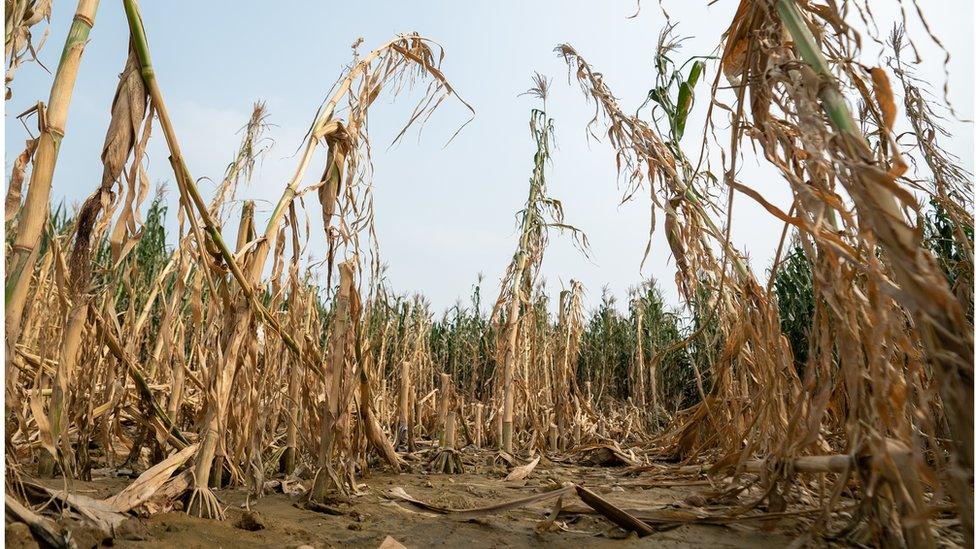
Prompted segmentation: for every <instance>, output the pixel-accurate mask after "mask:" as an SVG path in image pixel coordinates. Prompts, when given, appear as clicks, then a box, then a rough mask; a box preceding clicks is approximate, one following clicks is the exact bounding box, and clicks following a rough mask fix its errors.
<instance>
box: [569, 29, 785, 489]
mask: <svg viewBox="0 0 976 549" xmlns="http://www.w3.org/2000/svg"><path fill="white" fill-rule="evenodd" d="M679 44H680V41H679V40H676V39H674V38H673V37H672V35H671V28H670V27H668V28H666V29H665V30H664V32H663V33H662V35H661V38H660V40H659V42H658V53H657V55H656V58H655V59H656V61H655V63H656V67H657V69H658V78H657V82H656V85H655V87H654V88H653V89H652V90H651V92H650V93H649V94H648V98H649V101H653V102H654V103H655V104H656V110H657V109H659V110H660V111H661V114H660V116H655V122H654V123H655V124H657V120H658V118H659V119H660V121H661V122H662V123H664V124H666V126H665V129H666V130H667V136H666V137H662V136H661V135H660V133H659V132H658V131H657V130H655V129H654V128H653V127H652V126H651V124H650V123H648V122H647V121H645V120H644V119H642V118H640V117H639V116H638V115H636V114H635V115H628V114H626V113H625V112H624V111H623V110H622V108H621V107H620V105H619V103H618V101H617V99H616V98H615V97H614V96H613V94H612V92H611V91H610V89H609V88H608V86H607V84H606V82H605V81H604V78H603V75H602V74H600V73H598V72H596V71H595V70H594V69H593V68H592V67H591V66H590V65H589V64H588V63H587V62H586V61H585V59H583V58H582V57H581V56H580V54H579V53H578V52H577V51H576V50H575V49H573V48H572V46H569V45H562V46H559V47H558V48H557V53H558V54H559V55H560V56H561V57H562V58H563V59H565V61H566V62H567V64H568V65H569V67H570V70H571V71H575V76H576V80H577V81H578V83H579V84H580V86H581V87H582V89H583V91H584V93H585V94H586V95H587V97H588V99H591V100H592V101H593V102H594V103H595V105H596V107H595V108H596V113H595V115H594V118H593V120H592V122H591V125H590V126H591V127H590V130H589V131H593V127H594V126H595V125H596V124H597V123H599V122H600V120H601V119H602V120H606V123H607V136H608V138H609V141H610V143H611V145H612V146H613V147H614V148H615V149H616V151H617V166H618V170H619V172H620V175H621V177H623V178H624V180H625V181H626V182H627V190H626V196H625V200H626V199H628V198H629V197H631V196H633V194H634V192H635V191H636V188H637V187H638V186H639V185H641V184H644V183H645V182H646V183H647V184H648V186H649V188H650V191H651V193H650V194H651V200H652V203H653V206H654V207H653V208H652V217H651V227H652V231H653V230H654V228H655V225H656V216H657V212H658V211H662V212H663V213H664V215H665V223H664V225H665V226H664V230H665V236H666V237H667V241H668V244H669V246H670V247H671V252H672V253H673V255H674V258H675V262H676V264H677V273H676V282H677V284H678V287H679V289H680V290H681V293H682V295H683V296H684V298H685V300H686V301H687V303H688V304H689V305H690V307H691V309H692V310H693V311H694V314H695V317H696V318H699V319H703V320H704V323H703V324H704V325H703V326H702V327H701V328H699V329H697V330H696V331H695V332H694V333H693V334H691V335H690V336H689V337H687V338H684V339H683V340H682V341H680V342H677V343H676V344H674V345H672V346H671V347H669V348H668V349H666V350H665V352H664V353H662V354H661V356H662V357H663V356H664V355H666V354H667V353H670V352H674V351H677V350H678V349H681V348H683V347H685V346H687V345H688V344H689V343H691V342H692V341H694V340H696V339H699V338H707V339H704V340H702V341H701V344H702V345H704V346H706V347H712V348H718V349H721V351H720V355H719V356H717V357H715V358H716V360H715V361H714V363H705V364H693V367H695V368H696V376H698V377H699V378H707V381H708V385H709V390H708V392H707V393H705V390H704V386H705V384H704V383H700V384H699V390H700V391H701V395H700V396H701V399H702V401H701V402H700V403H699V404H697V405H695V406H693V407H692V408H690V409H688V410H684V411H682V412H681V413H679V414H678V416H677V417H676V418H675V422H674V425H673V426H672V428H670V429H668V430H667V432H666V433H665V434H664V435H663V437H664V439H663V440H661V441H660V443H659V445H658V448H659V450H660V451H661V452H663V453H665V454H670V455H674V456H677V457H679V458H681V459H693V458H695V457H696V456H698V455H700V454H701V453H702V452H711V451H713V450H715V451H718V456H717V459H718V463H717V465H716V468H717V469H724V468H727V467H730V466H731V467H733V468H734V469H735V470H740V471H741V470H742V467H743V466H744V464H745V461H746V460H747V459H748V458H749V457H750V456H752V455H754V454H758V455H764V456H765V455H769V454H770V453H771V452H772V451H773V450H774V449H775V448H776V445H777V441H778V438H779V434H780V433H782V432H783V431H784V430H785V429H786V427H787V420H788V410H790V408H791V403H792V401H793V399H794V398H795V396H796V393H797V391H798V389H799V387H798V385H799V384H798V380H797V378H796V373H795V371H793V370H792V368H788V367H785V365H786V364H789V363H791V362H792V357H791V353H790V349H789V346H788V345H787V344H786V342H785V341H784V339H783V338H782V336H781V334H780V331H779V330H780V328H779V319H778V316H777V313H776V309H775V307H774V306H773V305H772V303H771V302H770V300H769V298H768V296H767V294H766V292H765V291H764V290H763V289H762V288H760V286H759V285H758V284H757V282H756V280H755V277H754V276H753V275H752V273H751V271H750V270H749V268H748V266H747V265H746V263H745V260H744V259H743V258H742V256H741V255H740V254H739V253H738V252H737V251H736V250H735V249H733V248H732V246H731V244H730V243H729V240H728V232H727V229H728V228H727V227H726V230H721V229H720V228H719V227H718V225H717V224H716V223H715V222H714V221H713V220H712V215H715V213H716V212H717V206H715V204H714V203H713V199H712V198H711V195H710V187H712V186H714V182H715V180H716V178H715V177H714V176H713V175H711V173H709V172H708V170H707V169H705V168H703V167H701V166H700V165H699V166H696V165H695V164H694V163H693V162H692V161H691V160H690V159H689V158H688V157H687V156H686V155H685V154H684V152H683V151H682V149H681V146H680V141H681V137H682V135H683V133H684V128H685V123H686V121H687V117H688V113H689V112H690V109H691V108H692V106H693V104H694V86H695V84H696V83H697V81H698V79H699V78H700V75H701V73H702V71H703V68H704V64H703V63H702V62H701V60H697V59H692V60H689V63H686V64H685V65H684V67H685V68H683V67H682V66H678V65H676V64H675V62H674V61H673V60H672V59H671V57H672V56H673V54H674V52H675V51H676V48H677V46H678V45H679ZM689 65H690V66H689ZM716 249H717V250H718V252H716V251H715V250H716ZM648 251H650V250H648ZM713 320H714V323H715V329H714V330H708V329H706V327H707V326H710V325H711V321H713Z"/></svg>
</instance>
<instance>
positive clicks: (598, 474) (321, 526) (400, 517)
mask: <svg viewBox="0 0 976 549" xmlns="http://www.w3.org/2000/svg"><path fill="white" fill-rule="evenodd" d="M464 461H465V468H466V469H465V474H461V475H445V474H433V473H430V474H428V473H426V472H424V471H423V469H425V468H426V467H427V464H426V462H425V460H423V459H418V460H417V461H415V462H412V463H411V464H410V467H411V469H412V470H413V471H414V472H408V473H404V474H399V475H398V474H391V473H388V472H383V471H373V472H372V474H371V475H369V476H368V477H366V478H361V479H358V480H359V482H360V485H359V491H360V494H359V495H354V496H349V497H348V498H345V499H344V500H339V501H336V502H332V504H331V505H330V506H328V508H326V509H322V510H319V511H315V510H309V509H306V508H304V507H303V505H302V500H303V499H304V498H302V496H301V495H300V493H298V492H299V491H300V490H301V488H298V489H297V490H296V487H298V486H300V485H304V486H305V487H307V486H309V484H310V482H309V481H308V480H304V481H299V482H295V483H293V484H291V485H288V486H287V489H288V490H289V491H291V492H292V493H290V494H286V493H282V492H281V488H280V487H278V486H276V483H274V482H271V483H270V484H266V485H267V486H269V487H270V488H271V493H269V495H267V496H265V497H263V498H261V499H258V500H254V499H253V498H249V497H248V494H247V491H246V490H244V489H242V488H233V489H225V490H220V491H217V492H216V493H217V496H218V498H219V499H220V501H221V502H222V504H223V505H224V507H225V512H226V520H223V521H216V520H207V519H200V518H195V517H190V516H188V515H187V514H185V513H183V512H180V511H172V512H168V513H161V514H157V515H155V516H152V517H148V518H138V519H133V520H131V521H130V523H131V524H127V526H126V528H125V529H124V532H121V533H117V534H116V537H115V539H114V540H111V541H107V540H105V541H102V543H105V544H107V543H111V544H113V545H114V546H115V547H123V548H126V547H132V548H156V547H158V548H163V547H180V548H184V549H190V548H196V547H278V548H282V549H284V548H294V547H300V546H303V545H306V546H311V547H315V548H321V547H337V546H343V547H371V548H375V547H379V546H380V545H381V544H382V543H383V541H384V540H385V539H386V537H387V536H392V537H393V538H394V539H395V540H396V541H398V542H399V543H401V544H403V545H404V546H406V547H410V548H414V547H465V548H467V549H476V548H489V547H528V546H546V547H567V548H568V547H574V548H577V547H582V546H585V547H651V546H654V547H784V546H786V545H788V544H789V543H790V542H791V541H793V539H794V538H795V536H796V535H798V534H799V533H800V532H801V530H800V529H799V528H798V527H797V525H796V524H795V523H793V524H791V523H790V522H786V521H781V522H780V523H778V524H777V527H776V529H775V530H774V531H764V530H763V529H762V527H761V525H760V524H758V522H757V521H751V522H750V521H745V522H737V523H731V524H724V525H712V524H685V525H682V526H676V525H668V526H661V530H660V531H657V532H655V533H653V534H650V535H648V536H645V537H643V538H638V537H637V536H636V534H628V533H627V532H625V531H624V530H622V529H620V528H618V527H616V526H614V525H613V524H612V523H610V522H609V521H608V520H607V519H605V518H604V517H603V516H601V515H598V514H584V513H583V511H587V513H592V512H591V511H588V508H587V507H585V506H583V505H582V503H581V501H580V500H579V498H578V497H577V496H576V495H575V494H571V495H569V496H567V497H565V498H564V499H563V513H561V514H560V515H559V516H558V517H557V519H556V521H555V523H550V524H549V528H548V529H545V528H542V526H545V525H546V524H545V523H544V521H545V519H546V518H547V516H548V515H549V513H550V511H551V509H552V507H553V503H554V502H553V500H552V499H550V500H548V501H543V502H539V503H536V504H532V505H528V506H525V507H521V508H517V509H509V510H506V511H503V512H496V513H491V514H485V515H482V516H477V517H474V518H458V517H453V516H450V515H439V514H434V513H431V512H429V511H425V510H423V509H420V508H419V507H417V506H415V505H413V504H410V503H408V502H405V501H402V500H395V499H394V498H393V497H392V496H391V495H390V493H391V490H394V489H395V488H397V487H399V488H402V489H403V490H404V491H405V492H406V493H407V494H409V495H410V496H412V497H413V498H415V499H418V500H421V501H423V502H425V503H429V504H432V505H437V506H441V507H448V508H452V509H469V508H473V507H484V506H488V505H491V504H495V503H500V502H504V501H510V500H515V499H519V498H524V497H526V496H530V495H533V494H538V493H541V492H545V491H547V490H550V489H552V488H553V487H554V486H558V485H559V484H561V483H563V482H567V481H569V482H574V483H577V484H581V485H584V486H586V487H588V488H589V489H590V490H592V491H593V492H595V493H597V494H599V495H601V496H602V497H603V498H605V499H606V500H608V501H610V502H611V503H613V504H614V505H616V506H618V507H620V508H624V509H629V510H633V511H634V512H635V513H636V512H639V511H640V510H646V509H675V510H681V509H694V503H695V501H696V498H697V500H699V501H700V500H701V494H702V493H704V491H706V490H707V489H708V488H709V486H708V482H707V481H705V480H692V479H687V478H685V479H677V480H668V479H662V478H661V475H653V476H651V477H648V476H647V475H643V474H642V475H627V474H624V470H623V468H621V467H601V466H586V465H579V464H574V463H569V462H564V463H560V462H553V461H549V460H547V459H545V458H542V460H541V461H540V463H539V464H538V466H537V467H536V468H535V469H534V471H532V473H531V474H530V475H529V476H528V478H527V479H525V480H521V481H505V480H504V477H505V476H506V475H507V474H508V472H509V471H510V470H511V466H509V465H506V464H504V463H501V462H494V463H493V460H492V459H491V457H490V454H488V453H487V452H481V453H480V454H479V455H474V456H472V455H471V454H470V453H465V454H464ZM296 480H297V479H296ZM127 482H128V480H127V479H125V478H118V477H116V478H101V479H99V478H96V479H95V480H93V481H92V482H80V481H77V482H74V483H73V486H72V490H73V491H75V492H76V493H80V494H83V495H87V496H90V497H93V498H104V497H107V496H110V495H112V494H114V493H116V492H118V491H119V490H120V489H121V488H122V487H123V486H125V484H126V483H127ZM45 484H48V485H49V486H51V487H54V488H61V487H63V484H62V481H60V480H55V481H49V482H47V483H45ZM275 488H277V489H275ZM689 502H691V504H689ZM246 507H249V508H250V513H247V510H246ZM709 509H710V510H711V511H714V510H715V508H714V506H712V507H710V508H709ZM323 511H326V512H323ZM245 513H247V514H248V517H247V521H244V522H250V523H252V524H248V525H247V526H249V527H250V528H258V524H254V523H260V529H254V530H247V529H244V528H242V526H244V525H243V524H242V516H243V515H245ZM22 530H25V528H23V527H22V526H18V527H14V529H13V530H11V525H8V526H7V546H8V547H36V544H35V542H33V541H32V540H30V538H29V536H25V535H23V532H22ZM75 537H76V540H77V541H79V546H85V545H86V544H87V545H88V546H92V545H93V544H97V543H98V542H97V540H96V539H95V538H96V537H97V536H88V537H86V536H85V535H84V533H80V534H79V535H77V536H75ZM394 547H396V546H395V545H394Z"/></svg>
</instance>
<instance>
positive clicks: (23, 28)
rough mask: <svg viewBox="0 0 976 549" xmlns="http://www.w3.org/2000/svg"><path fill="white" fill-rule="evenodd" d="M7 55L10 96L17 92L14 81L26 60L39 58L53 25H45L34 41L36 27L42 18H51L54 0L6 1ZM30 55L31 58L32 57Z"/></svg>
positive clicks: (5, 76)
mask: <svg viewBox="0 0 976 549" xmlns="http://www.w3.org/2000/svg"><path fill="white" fill-rule="evenodd" d="M3 7H4V41H3V58H4V60H5V61H6V65H7V70H6V72H5V73H4V85H5V86H6V94H5V97H6V100H9V99H10V98H11V97H12V96H13V91H11V89H10V85H11V83H12V82H13V80H14V73H16V72H17V69H18V68H19V67H20V65H21V64H23V63H24V61H26V60H30V61H35V62H36V61H37V51H38V50H40V49H41V47H42V46H43V45H44V42H45V40H47V35H48V33H49V32H50V31H51V29H50V27H46V28H45V29H44V33H43V35H42V36H41V39H40V40H39V41H38V42H37V45H35V44H34V32H35V31H34V29H33V27H35V26H37V24H39V23H40V22H41V21H47V22H48V23H49V24H50V22H51V0H6V1H5V2H4V6H3ZM28 58H29V59H28Z"/></svg>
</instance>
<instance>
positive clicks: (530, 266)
mask: <svg viewBox="0 0 976 549" xmlns="http://www.w3.org/2000/svg"><path fill="white" fill-rule="evenodd" d="M534 84H535V86H534V87H533V88H532V89H530V90H529V91H528V92H526V93H527V94H529V95H532V96H533V97H536V98H538V99H539V100H540V101H541V102H542V109H541V110H540V109H533V110H532V114H531V117H530V119H529V130H530V132H531V134H532V138H533V140H534V141H535V143H536V152H535V155H534V157H533V169H532V177H531V178H530V179H529V196H528V199H527V200H526V203H525V208H523V209H522V210H521V211H520V212H519V213H518V219H519V241H518V247H517V249H516V251H515V255H514V257H513V258H512V261H511V263H509V266H508V269H507V270H506V271H505V274H504V276H503V277H502V284H501V290H500V292H499V295H498V300H497V301H496V302H495V306H494V309H493V312H492V319H493V322H494V323H495V324H496V326H497V328H496V334H497V337H498V338H499V340H498V342H497V343H496V348H497V352H498V353H499V357H498V363H499V364H501V365H502V368H503V369H502V370H501V372H498V374H499V375H497V378H496V383H495V395H494V396H495V402H496V409H498V410H499V412H500V414H501V439H500V441H499V449H500V450H503V451H505V452H507V453H511V452H512V450H513V437H514V421H515V392H516V390H517V388H516V383H517V382H518V383H519V384H520V385H522V390H527V387H526V386H525V384H526V383H528V380H529V376H528V375H527V374H528V370H529V369H530V368H531V369H534V368H535V367H536V366H537V363H533V362H526V361H525V360H524V358H523V357H524V354H525V353H526V352H530V353H531V352H533V351H534V350H535V349H533V348H532V347H531V346H528V347H527V346H526V342H527V341H529V339H528V338H527V337H526V334H525V332H526V331H527V328H526V323H525V321H524V317H525V316H526V311H527V310H528V309H529V308H530V307H531V304H532V301H533V290H534V288H535V283H536V281H537V278H538V272H539V268H540V267H541V265H542V259H543V255H544V254H545V249H546V245H547V244H548V240H549V230H550V229H553V228H554V229H558V230H569V231H570V232H571V233H572V235H573V238H574V242H576V243H577V245H578V246H579V247H580V248H581V249H584V250H585V248H586V236H585V235H584V234H583V233H582V232H580V231H579V230H578V229H576V228H575V227H573V226H571V225H567V224H566V223H565V221H564V218H563V208H562V203H561V202H559V201H558V200H555V199H553V198H551V197H550V196H549V195H548V194H547V190H546V174H545V170H546V164H547V163H548V162H549V159H550V156H549V154H550V149H551V147H552V140H553V123H552V119H551V118H549V116H548V115H547V114H546V112H545V101H546V96H547V94H548V92H549V81H548V80H547V79H546V78H545V77H544V76H542V75H540V74H538V73H536V75H535V77H534ZM523 366H524V369H525V371H524V373H523V372H522V371H520V370H523ZM516 376H518V377H516ZM519 415H520V417H525V416H524V415H523V414H519Z"/></svg>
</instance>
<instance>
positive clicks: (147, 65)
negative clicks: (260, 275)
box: [123, 0, 302, 360]
mask: <svg viewBox="0 0 976 549" xmlns="http://www.w3.org/2000/svg"><path fill="white" fill-rule="evenodd" d="M123 5H124V7H125V14H126V18H127V19H128V21H129V32H130V34H131V36H132V41H133V43H134V45H135V50H136V55H137V56H138V57H139V64H140V65H141V74H142V78H143V80H144V81H145V83H146V88H147V89H148V90H149V95H150V96H151V97H152V102H153V106H154V108H155V109H156V113H157V114H158V116H159V122H160V125H161V126H162V128H163V135H164V136H165V138H166V145H167V146H168V147H169V151H170V155H171V156H172V164H173V168H174V171H175V175H176V178H177V180H178V181H179V183H180V188H181V190H183V191H185V192H186V194H187V195H189V198H190V200H191V201H192V203H193V205H194V206H196V209H197V211H198V213H199V216H200V219H201V220H203V224H204V230H205V231H206V232H207V234H208V235H209V236H210V238H211V239H212V240H213V242H214V243H215V244H216V245H217V249H218V250H219V251H220V255H221V257H222V258H223V260H224V262H225V263H226V264H227V266H228V268H230V271H231V274H232V275H233V276H234V279H235V280H237V283H238V284H239V285H240V287H241V291H242V292H243V294H244V296H245V297H246V298H247V300H248V302H249V303H250V304H251V307H252V309H253V310H254V313H255V316H257V317H258V319H259V320H261V321H264V322H266V323H267V324H268V325H269V326H270V327H271V328H272V329H273V330H274V331H275V333H277V334H278V335H279V336H280V337H281V339H282V341H283V342H284V343H285V346H286V347H288V349H289V350H290V351H292V352H293V353H294V354H295V355H297V356H298V357H299V360H300V359H301V356H302V352H301V348H300V347H299V346H298V344H297V343H296V342H295V340H294V339H292V337H291V336H290V335H288V334H287V333H285V332H284V331H283V330H282V328H281V325H280V324H279V323H278V321H277V320H276V319H275V318H274V317H273V316H272V315H271V313H270V312H268V310H267V309H266V308H265V307H264V305H263V304H262V303H261V302H260V301H258V299H257V296H256V295H255V293H254V290H253V288H252V287H251V284H250V283H249V282H248V279H247V278H246V277H245V276H244V273H243V272H242V271H241V269H240V267H239V266H238V265H237V262H236V261H235V260H234V254H233V253H232V252H231V251H230V248H229V247H228V246H227V243H226V241H224V238H223V236H222V235H221V233H220V228H219V227H218V226H217V224H216V223H215V222H214V220H213V218H212V216H211V215H210V211H209V209H208V208H207V204H206V202H205V201H204V200H203V197H202V196H201V195H200V191H199V189H197V186H196V182H195V180H194V179H193V176H191V175H190V170H189V168H187V166H186V160H184V158H183V153H182V152H181V151H180V145H179V143H178V142H177V140H176V132H175V130H174V129H173V123H172V121H171V120H170V118H169V112H168V111H167V110H166V104H165V102H164V101H163V96H162V92H161V91H160V89H159V83H158V82H157V80H156V74H155V72H154V71H153V67H152V58H151V56H150V54H149V42H148V40H147V38H146V31H145V28H144V27H143V24H142V15H141V13H140V11H139V4H138V2H136V0H123ZM188 213H191V214H192V212H188ZM201 244H202V243H201Z"/></svg>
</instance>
